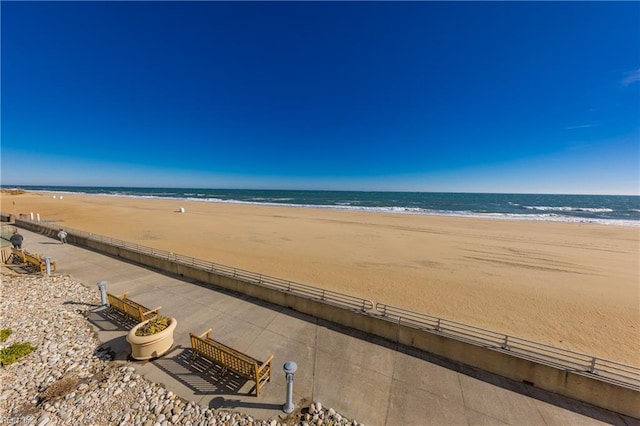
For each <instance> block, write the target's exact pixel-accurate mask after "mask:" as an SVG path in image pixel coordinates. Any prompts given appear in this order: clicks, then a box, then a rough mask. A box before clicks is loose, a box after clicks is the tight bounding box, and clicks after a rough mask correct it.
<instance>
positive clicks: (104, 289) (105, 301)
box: [98, 281, 109, 306]
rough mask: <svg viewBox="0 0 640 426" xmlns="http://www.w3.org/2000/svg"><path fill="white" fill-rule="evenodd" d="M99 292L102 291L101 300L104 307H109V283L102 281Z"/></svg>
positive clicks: (99, 284)
mask: <svg viewBox="0 0 640 426" xmlns="http://www.w3.org/2000/svg"><path fill="white" fill-rule="evenodd" d="M98 290H100V300H101V302H102V306H109V301H108V299H107V282H106V281H100V282H99V283H98Z"/></svg>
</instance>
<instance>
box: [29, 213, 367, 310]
mask: <svg viewBox="0 0 640 426" xmlns="http://www.w3.org/2000/svg"><path fill="white" fill-rule="evenodd" d="M38 223H39V224H40V225H42V224H43V223H42V222H38ZM65 231H67V233H68V235H69V236H78V237H81V238H85V239H88V240H93V241H98V242H100V243H103V244H108V245H110V246H114V247H122V248H123V249H126V250H129V251H133V252H136V253H141V254H145V255H148V256H153V257H155V258H158V259H162V260H167V261H170V262H173V263H176V264H180V265H185V266H189V267H192V268H197V269H200V270H203V271H208V272H212V273H215V274H217V275H221V276H225V277H229V278H235V279H238V280H241V281H244V282H248V283H251V284H256V285H259V286H262V287H266V288H270V289H273V290H278V291H282V292H289V293H292V294H295V295H297V296H301V297H305V298H308V299H312V300H320V301H322V302H325V303H328V304H332V305H335V306H339V307H342V308H345V309H351V310H358V311H363V312H364V311H368V310H372V309H373V303H372V302H371V301H370V300H367V299H361V298H359V297H354V296H350V295H348V294H343V293H338V292H335V291H331V290H325V289H321V288H318V287H313V286H309V285H305V284H300V283H297V282H293V281H288V280H283V279H280V278H274V277H271V276H268V275H263V274H258V273H255V272H251V271H246V270H243V269H239V268H233V267H230V266H226V265H220V264H218V263H214V262H210V261H207V260H202V259H197V258H194V257H189V256H183V255H181V254H178V253H173V252H169V251H166V250H160V249H155V248H152V247H146V246H141V245H138V244H132V243H128V242H126V241H122V240H118V239H115V238H110V237H105V236H102V235H96V234H92V233H88V232H84V231H79V230H77V229H70V228H65Z"/></svg>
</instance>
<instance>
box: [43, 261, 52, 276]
mask: <svg viewBox="0 0 640 426" xmlns="http://www.w3.org/2000/svg"><path fill="white" fill-rule="evenodd" d="M44 264H45V265H46V267H47V276H49V275H51V258H50V257H49V256H47V257H45V258H44Z"/></svg>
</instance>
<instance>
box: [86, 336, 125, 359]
mask: <svg viewBox="0 0 640 426" xmlns="http://www.w3.org/2000/svg"><path fill="white" fill-rule="evenodd" d="M101 353H108V354H109V356H110V358H111V360H112V361H130V355H131V345H129V342H127V336H118V337H115V338H113V339H111V340H108V341H106V342H104V343H103V344H101V345H100V346H98V347H97V348H96V350H95V351H94V355H96V356H99V355H100V354H101Z"/></svg>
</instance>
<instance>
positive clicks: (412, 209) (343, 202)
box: [20, 186, 640, 226]
mask: <svg viewBox="0 0 640 426" xmlns="http://www.w3.org/2000/svg"><path fill="white" fill-rule="evenodd" d="M20 188H21V189H25V190H28V191H44V192H51V193H79V194H99V195H111V196H127V197H143V198H166V199H176V200H183V199H184V200H198V201H209V202H217V203H247V204H268V205H279V206H305V207H315V208H329V209H341V210H360V211H378V212H393V213H404V214H423V215H445V216H471V217H491V218H499V219H525V220H545V221H563V222H594V223H603V224H616V225H632V226H640V196H626V195H539V194H477V193H445V192H366V191H284V190H250V189H202V188H126V187H71V186H23V187H20Z"/></svg>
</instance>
